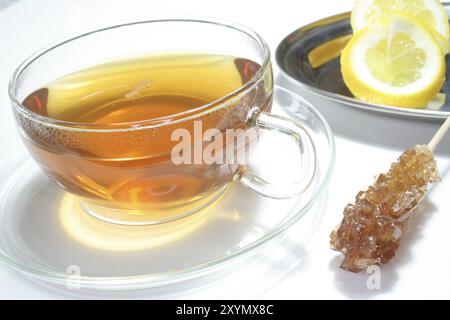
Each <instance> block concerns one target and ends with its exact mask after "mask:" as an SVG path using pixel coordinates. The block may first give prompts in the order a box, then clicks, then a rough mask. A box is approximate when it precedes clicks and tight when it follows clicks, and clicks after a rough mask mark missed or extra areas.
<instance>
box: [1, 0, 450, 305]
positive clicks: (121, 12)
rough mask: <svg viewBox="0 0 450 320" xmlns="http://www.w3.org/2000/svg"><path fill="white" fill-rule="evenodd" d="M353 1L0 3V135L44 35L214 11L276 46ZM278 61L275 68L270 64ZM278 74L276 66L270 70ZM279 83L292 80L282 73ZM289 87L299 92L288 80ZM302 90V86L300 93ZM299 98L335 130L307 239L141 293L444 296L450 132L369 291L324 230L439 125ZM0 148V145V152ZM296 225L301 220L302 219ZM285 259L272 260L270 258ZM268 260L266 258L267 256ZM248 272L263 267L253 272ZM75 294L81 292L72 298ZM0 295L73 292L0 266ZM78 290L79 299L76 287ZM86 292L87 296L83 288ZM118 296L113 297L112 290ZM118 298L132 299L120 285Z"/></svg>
mask: <svg viewBox="0 0 450 320" xmlns="http://www.w3.org/2000/svg"><path fill="white" fill-rule="evenodd" d="M352 2H353V1H352V0H340V1H336V0H315V1H309V0H295V1H281V0H278V1H270V2H269V1H265V2H262V1H242V0H239V1H231V0H230V1H221V2H219V1H181V0H180V1H174V0H172V1H171V0H166V1H106V0H102V1H87V0H85V1H74V0H71V1H57V0H45V1H44V0H41V1H38V0H34V1H33V0H23V1H19V2H18V3H17V4H13V5H11V6H9V7H7V8H6V9H5V10H3V11H0V41H1V44H0V48H1V50H0V52H1V57H0V88H2V89H1V90H0V103H1V106H2V107H1V108H0V134H2V132H3V130H6V128H9V127H11V126H12V117H11V112H10V110H9V100H8V96H7V91H6V88H7V81H8V78H9V75H10V74H11V73H12V71H13V70H14V68H15V67H16V66H17V65H18V63H19V62H20V61H22V60H23V59H24V58H25V57H26V56H28V55H29V54H30V53H32V52H33V51H35V50H36V49H37V48H40V47H42V46H43V45H45V44H47V43H48V42H52V41H54V40H55V39H58V38H61V37H63V36H66V35H67V34H70V33H73V32H78V31H80V30H82V29H85V28H89V27H92V26H96V25H98V24H104V23H108V22H112V21H117V20H123V19H131V18H149V17H153V16H157V15H177V14H188V15H200V16H214V17H219V18H224V19H228V20H232V21H235V22H238V23H241V24H244V25H247V26H249V27H251V28H253V29H255V30H256V31H258V32H259V33H260V34H261V35H262V36H263V37H264V38H265V39H266V40H267V41H268V43H269V44H270V46H271V50H272V53H274V51H275V48H276V46H277V44H278V42H279V41H280V40H281V39H282V38H283V37H284V36H285V35H286V34H288V33H289V32H291V31H292V30H294V29H296V28H298V27H300V26H302V25H304V24H306V23H308V22H312V21H314V20H317V19H319V18H323V17H326V16H328V15H332V14H335V13H338V12H342V11H346V10H348V9H350V8H351V6H352ZM276 71H277V68H276V67H275V72H276ZM276 74H277V72H276ZM276 83H278V84H285V85H287V86H290V87H292V84H291V83H289V82H287V81H286V80H285V79H283V78H281V77H280V76H277V77H276ZM291 89H293V90H296V91H297V92H298V90H297V89H296V88H295V86H294V87H292V88H291ZM299 93H302V92H299ZM302 94H303V95H304V96H306V98H309V99H310V101H311V102H313V103H314V105H315V106H316V107H317V108H318V109H319V110H320V111H321V112H322V113H323V114H324V116H325V117H326V118H327V120H328V121H329V123H330V125H331V127H332V129H333V130H334V132H335V135H336V144H337V163H336V167H335V172H334V175H333V178H332V181H331V184H330V187H329V190H328V192H327V194H326V195H325V196H324V197H322V200H321V203H319V204H318V206H317V207H316V208H315V211H312V212H311V214H310V215H309V216H308V217H306V218H307V219H312V218H313V214H314V213H316V212H321V217H322V218H321V219H319V222H318V223H316V224H315V226H314V228H313V229H312V230H311V232H310V233H311V235H312V236H311V237H310V239H309V241H307V245H304V244H302V245H301V246H300V245H297V244H296V243H295V239H297V234H296V232H298V230H297V228H294V229H291V230H290V231H289V234H288V235H287V238H286V239H285V240H284V241H283V242H280V243H279V244H276V245H274V246H273V247H271V250H272V251H271V253H270V257H269V258H267V256H266V257H263V258H261V259H259V260H256V263H255V264H254V265H253V266H252V267H247V268H242V267H238V266H236V267H234V268H235V270H230V271H231V275H229V276H228V277H227V278H226V279H224V281H221V282H219V283H214V284H211V285H208V284H203V285H202V286H193V287H190V288H184V290H178V289H177V290H176V291H171V290H170V288H167V289H164V288H163V289H160V290H154V291H152V292H148V293H142V294H141V296H140V297H143V298H166V297H171V298H179V299H184V298H194V299H195V298H208V299H209V298H238V299H239V298H263V299H278V298H286V299H304V298H337V299H345V298H447V299H448V298H450V272H449V270H450V268H449V267H450V250H449V249H448V247H447V245H448V244H450V232H448V229H449V227H450V215H449V213H448V210H447V209H448V208H449V204H450V197H448V195H447V194H448V192H447V193H446V192H445V190H446V189H448V188H449V187H450V180H449V179H448V178H449V177H447V172H448V171H449V169H450V161H448V159H449V156H450V139H449V138H448V137H447V138H446V140H445V141H444V142H443V144H442V145H441V146H440V147H439V148H438V153H439V152H440V156H439V157H438V165H439V167H440V169H441V172H442V176H443V181H442V183H440V184H438V185H436V187H434V188H433V190H432V192H431V193H430V194H429V197H428V200H427V201H426V202H425V203H423V205H422V206H421V208H420V209H419V210H418V212H417V215H416V217H415V219H414V221H413V222H412V223H411V226H410V230H409V232H408V234H407V235H406V236H405V238H404V241H403V245H402V247H401V249H400V250H399V252H398V256H397V257H396V259H395V261H393V262H392V263H391V264H389V265H388V266H385V267H383V268H382V269H381V289H380V290H369V289H367V286H366V281H367V279H368V275H367V274H364V273H362V274H358V275H354V274H350V273H347V272H344V271H341V270H339V269H338V268H337V264H338V261H339V260H338V259H337V258H336V257H337V256H338V255H337V254H335V253H334V252H332V251H331V250H330V249H329V245H328V241H329V232H330V231H331V230H332V229H333V227H334V226H335V225H336V224H337V223H338V222H339V221H340V219H341V218H342V209H343V208H344V207H345V205H346V204H347V203H348V202H352V201H353V199H354V196H355V194H356V193H357V191H359V190H361V189H364V188H366V187H367V186H368V185H369V184H370V183H371V182H372V180H373V177H374V176H375V175H376V174H377V173H379V172H382V171H386V170H387V169H388V167H389V164H390V163H391V162H392V161H394V160H395V159H396V158H397V156H398V155H399V153H400V152H401V151H402V150H403V149H405V148H407V147H409V146H411V145H414V144H416V143H426V142H427V140H428V139H430V138H431V136H432V134H433V132H434V130H436V129H437V127H438V125H437V124H434V123H421V122H415V121H409V120H400V119H393V118H387V117H384V116H380V115H375V114H371V113H366V112H361V111H357V110H353V109H350V108H346V107H343V106H339V105H336V104H332V103H326V102H323V101H321V100H318V99H317V98H315V97H308V95H306V93H302ZM5 151H6V150H4V151H3V152H5ZM300 223H301V222H300ZM280 255H281V256H282V257H283V258H282V259H279V258H278V259H277V256H280ZM272 258H273V259H272ZM255 270H259V271H260V272H259V273H257V274H258V275H261V277H260V278H259V279H255V277H254V276H252V275H253V274H255ZM80 294H82V293H79V296H80ZM0 297H1V298H12V297H17V298H68V297H69V298H70V297H73V295H68V294H67V293H64V292H59V291H56V290H53V289H50V288H47V287H44V286H43V285H42V284H37V283H34V282H31V281H30V280H29V279H28V278H26V277H24V276H23V275H21V274H19V273H18V272H16V271H13V270H12V269H10V268H9V267H8V266H5V265H4V264H1V265H0ZM81 297H83V296H82V295H81ZM85 297H88V296H85ZM116 297H117V296H116ZM119 297H123V298H126V297H129V295H127V294H126V293H124V294H123V295H122V296H119Z"/></svg>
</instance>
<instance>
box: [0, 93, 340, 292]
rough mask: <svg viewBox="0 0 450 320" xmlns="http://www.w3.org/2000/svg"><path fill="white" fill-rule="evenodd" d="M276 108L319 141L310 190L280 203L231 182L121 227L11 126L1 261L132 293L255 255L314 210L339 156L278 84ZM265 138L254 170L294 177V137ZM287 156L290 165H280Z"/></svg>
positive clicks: (49, 277)
mask: <svg viewBox="0 0 450 320" xmlns="http://www.w3.org/2000/svg"><path fill="white" fill-rule="evenodd" d="M3 112H4V111H3ZM273 112H274V113H276V114H280V115H287V116H290V117H292V118H295V119H297V120H299V121H301V122H302V123H303V125H304V126H305V127H306V128H307V129H308V130H309V131H310V134H311V137H312V139H313V140H314V143H315V146H316V152H317V158H318V164H317V165H318V170H317V173H316V176H315V177H314V181H313V184H312V185H311V187H310V188H309V189H308V190H307V191H306V193H304V194H303V195H302V196H300V197H297V198H292V199H287V200H275V199H269V198H265V197H262V196H260V195H257V194H256V193H254V192H252V191H250V190H247V189H245V188H244V187H242V186H241V185H240V184H239V183H237V182H236V183H231V184H230V185H229V186H228V188H227V190H226V191H225V192H224V194H223V195H222V196H221V197H220V198H219V199H218V200H217V201H216V202H214V203H213V204H212V205H210V206H209V207H207V208H205V209H203V210H202V211H200V212H198V213H195V214H193V215H191V216H188V217H185V218H182V219H179V220H175V221H172V222H167V223H163V224H159V225H150V226H121V225H115V224H111V223H107V222H103V221H101V220H97V219H95V218H93V217H92V216H90V215H87V214H86V213H84V212H83V211H82V210H80V207H79V206H78V200H77V198H75V197H74V196H72V195H70V194H68V193H65V192H64V191H63V190H62V189H60V188H59V187H58V186H57V185H55V184H54V183H53V182H51V181H50V180H49V179H48V178H47V177H46V176H45V175H44V174H43V173H42V172H41V171H40V169H39V168H38V167H37V165H36V164H34V162H33V161H32V159H30V156H29V155H28V153H27V152H26V150H25V148H24V147H23V145H22V143H21V142H20V138H19V135H18V133H17V132H16V131H15V129H14V127H13V126H8V127H7V129H6V130H5V131H4V132H3V133H2V132H0V146H1V147H2V149H3V150H8V153H5V154H4V155H3V156H2V157H1V158H0V167H1V168H2V171H1V172H0V180H1V181H2V185H1V186H0V260H1V261H3V262H5V263H7V264H9V265H10V266H12V267H14V268H15V269H18V270H20V271H22V272H24V273H25V274H27V275H28V276H31V277H32V278H34V279H38V280H44V281H46V282H50V283H52V284H57V285H63V286H66V287H68V288H71V287H76V288H78V287H82V288H86V289H101V290H130V289H142V288H150V287H156V286H161V285H169V284H173V283H176V282H180V281H185V280H192V279H193V278H197V277H200V276H203V275H207V274H210V273H211V272H212V271H215V270H218V269H219V268H220V267H223V266H225V265H226V263H230V262H233V261H237V260H239V259H236V258H238V257H242V256H244V255H246V254H248V253H251V252H256V251H257V249H258V248H261V247H263V246H262V245H263V244H265V243H267V242H268V241H269V240H271V239H274V238H276V237H277V236H279V235H280V234H282V233H283V232H284V231H285V230H287V229H288V228H289V227H291V226H292V225H293V224H294V223H295V222H297V221H298V220H299V219H300V218H301V217H302V216H303V215H304V214H305V213H306V212H308V210H309V209H310V208H311V206H312V205H313V204H314V202H315V201H317V199H318V196H319V194H320V193H321V191H322V190H323V189H324V187H325V185H326V184H327V183H328V181H329V178H330V175H331V172H332V168H333V165H334V157H335V150H334V141H333V136H332V133H331V131H330V129H329V127H328V125H327V123H326V122H325V120H324V119H323V117H322V116H321V115H320V114H319V113H318V112H317V111H316V110H315V109H314V108H313V107H311V106H310V105H309V104H308V103H306V102H305V101H304V100H303V99H301V98H300V97H299V96H297V95H295V94H293V93H291V92H289V91H287V90H285V89H281V88H275V91H274V105H273ZM9 116H10V115H6V113H5V117H9ZM11 120H12V119H11ZM261 139H262V140H264V142H262V143H260V144H259V146H258V147H257V148H256V150H255V151H254V152H253V154H252V157H256V158H257V159H258V166H260V167H258V168H255V169H260V170H266V171H267V170H268V169H269V168H270V174H271V175H272V176H273V178H274V179H275V180H277V182H282V181H283V180H284V179H285V181H290V179H292V177H291V176H292V172H295V168H296V165H298V162H297V161H298V159H296V154H297V152H298V151H297V146H296V144H295V142H294V141H291V140H290V139H289V138H288V137H284V136H283V135H279V134H276V133H268V134H265V135H264V136H262V138H261ZM280 159H283V160H285V161H284V162H283V163H286V164H283V166H277V165H276V164H277V163H279V162H280ZM286 159H288V161H286ZM290 159H292V161H291V160H290ZM250 160H251V159H250Z"/></svg>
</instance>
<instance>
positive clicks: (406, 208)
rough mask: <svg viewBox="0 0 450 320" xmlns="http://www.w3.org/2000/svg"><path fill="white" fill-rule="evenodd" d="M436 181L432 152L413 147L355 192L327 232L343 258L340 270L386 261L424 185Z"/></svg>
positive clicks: (362, 268)
mask: <svg viewBox="0 0 450 320" xmlns="http://www.w3.org/2000/svg"><path fill="white" fill-rule="evenodd" d="M438 180H439V176H438V171H437V168H436V162H435V160H434V157H433V152H432V150H431V149H430V148H429V147H428V146H426V145H417V146H415V147H414V148H411V149H408V150H406V151H405V152H404V153H403V154H402V155H401V156H400V158H399V159H398V161H397V162H395V163H393V164H392V165H391V168H390V170H389V172H388V173H385V174H380V175H379V176H378V177H377V178H376V180H375V182H374V184H373V185H372V186H370V187H369V188H368V189H367V190H366V191H362V192H359V193H358V194H357V196H356V201H355V204H349V205H347V207H346V208H345V209H344V218H343V219H342V222H341V223H340V225H338V227H337V228H336V229H335V230H334V231H333V232H332V233H331V248H332V249H333V250H336V251H340V252H342V253H343V254H344V256H345V258H344V260H343V262H342V264H341V268H343V269H345V270H348V271H352V272H359V271H361V270H364V269H366V268H367V267H369V266H371V265H379V264H385V263H387V262H389V261H390V260H391V259H392V258H393V257H394V255H395V252H396V250H397V249H398V247H399V245H400V239H401V236H402V235H403V233H404V231H405V230H406V227H407V223H408V220H409V218H410V216H411V213H412V212H413V211H414V209H415V208H416V207H417V205H418V204H419V203H420V201H421V200H422V199H423V198H424V196H425V194H426V192H427V187H428V184H429V183H431V182H435V181H438Z"/></svg>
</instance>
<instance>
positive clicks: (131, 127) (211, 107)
mask: <svg viewBox="0 0 450 320" xmlns="http://www.w3.org/2000/svg"><path fill="white" fill-rule="evenodd" d="M166 22H193V23H205V24H213V25H216V26H221V27H224V28H230V29H233V30H236V31H239V32H242V33H245V34H246V35H247V36H249V37H250V38H252V39H253V40H255V41H256V42H257V43H258V45H259V46H260V48H261V49H262V50H263V53H264V59H263V62H262V64H261V65H260V67H259V69H258V71H257V72H256V73H255V75H254V76H253V77H252V78H251V79H250V80H249V81H247V82H245V83H244V84H243V85H242V86H240V87H239V88H237V89H235V90H234V91H232V92H230V93H229V94H227V95H225V96H223V97H220V98H218V99H216V100H213V101H211V102H209V103H207V104H203V105H201V106H199V107H196V108H195V109H190V110H188V111H184V112H180V113H176V114H174V115H171V116H172V117H178V118H176V119H174V120H169V121H167V119H168V118H167V117H166V116H165V117H158V118H153V119H150V120H140V121H130V122H126V123H123V124H120V125H121V126H120V127H118V128H107V129H106V128H105V125H104V124H93V123H81V122H71V121H63V120H57V119H52V118H50V117H46V116H43V115H40V114H37V113H35V112H33V111H31V110H30V109H28V108H27V107H25V106H24V105H23V104H22V102H21V101H20V100H19V99H18V98H17V96H16V91H17V86H18V85H19V84H18V79H19V77H20V76H21V74H22V73H23V72H24V71H25V70H26V69H27V68H28V66H30V65H31V64H32V63H33V62H35V61H36V60H38V59H39V58H40V57H41V56H43V55H45V54H46V53H48V52H50V51H52V50H53V49H56V48H58V47H60V46H63V45H65V44H67V43H69V42H71V41H75V40H77V39H80V38H83V37H87V36H89V35H91V34H94V33H100V32H103V31H108V30H111V29H116V28H121V27H127V26H132V25H139V24H147V23H166ZM270 65H271V64H270V50H269V46H268V45H267V43H266V41H265V40H264V39H263V38H262V37H261V36H260V35H259V34H258V33H257V32H256V31H254V30H253V29H251V28H248V27H245V26H242V25H240V24H237V23H234V22H230V21H227V20H222V19H216V18H209V17H208V18H206V17H194V16H182V17H164V18H155V19H148V20H140V21H125V22H122V23H117V24H113V25H107V26H103V27H96V28H93V29H90V30H88V31H84V32H81V33H78V34H75V35H71V36H68V37H65V38H63V39H61V40H58V41H56V42H53V43H51V44H49V45H47V46H45V47H43V48H41V49H40V50H37V51H35V52H34V53H33V54H32V55H31V56H29V57H28V58H27V59H25V60H24V61H23V62H22V63H21V64H20V65H19V66H18V67H17V69H16V70H15V71H14V72H13V74H12V76H11V78H10V80H9V84H8V94H9V98H10V100H11V101H12V104H13V108H14V109H15V110H17V111H18V112H20V113H21V114H22V115H23V116H25V117H27V118H29V119H31V120H32V121H36V122H39V123H41V124H43V125H45V126H50V127H54V128H59V129H64V130H75V131H88V132H120V131H137V130H145V129H151V128H157V127H163V126H167V125H172V124H175V123H180V122H184V121H189V120H192V119H195V118H199V117H202V116H204V115H206V114H208V113H210V112H214V111H217V110H219V109H221V108H226V107H227V106H228V105H230V104H231V103H233V102H234V101H236V100H239V99H240V98H242V96H244V95H245V94H246V93H248V92H249V91H251V90H252V89H253V88H254V87H255V86H256V85H258V83H259V82H260V81H262V79H263V75H264V74H265V72H266V71H267V68H269V67H270ZM202 110H203V111H202ZM196 111H199V112H196ZM184 115H187V116H184ZM124 126H125V127H124Z"/></svg>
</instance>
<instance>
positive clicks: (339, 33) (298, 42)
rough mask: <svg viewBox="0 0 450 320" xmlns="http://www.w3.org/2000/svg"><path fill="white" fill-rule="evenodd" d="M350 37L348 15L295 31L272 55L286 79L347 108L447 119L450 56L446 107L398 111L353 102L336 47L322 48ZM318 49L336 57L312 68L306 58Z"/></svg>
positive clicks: (329, 18)
mask: <svg viewBox="0 0 450 320" xmlns="http://www.w3.org/2000/svg"><path fill="white" fill-rule="evenodd" d="M444 6H445V8H446V9H447V12H449V11H450V3H444ZM351 34H352V29H351V26H350V13H349V12H346V13H342V14H338V15H335V16H331V17H328V18H325V19H322V20H319V21H316V22H314V23H311V24H308V25H306V26H304V27H302V28H300V29H297V30H295V31H294V32H292V33H291V34H289V35H288V36H287V37H286V38H284V39H283V41H281V43H280V44H279V45H278V47H277V50H276V53H275V57H276V61H277V64H278V66H279V67H280V69H281V71H282V72H283V73H284V74H285V75H287V77H288V78H290V79H293V80H294V81H295V82H296V83H297V84H299V85H301V86H303V87H305V88H306V89H307V90H309V91H310V92H312V93H314V94H317V95H319V96H322V97H324V98H325V99H328V100H332V101H335V102H339V103H342V104H345V105H347V106H351V107H355V108H359V109H365V110H370V111H374V112H383V113H388V114H391V115H395V116H402V117H415V118H421V119H445V118H447V117H448V116H449V115H450V101H448V100H447V99H448V97H449V93H450V81H449V79H450V77H449V74H450V70H449V66H450V57H449V55H447V57H446V60H447V77H446V79H447V80H446V82H445V84H444V87H443V88H442V92H443V93H445V94H446V97H447V99H446V101H445V105H444V106H443V107H442V108H440V109H439V110H431V109H407V108H398V107H391V106H383V105H376V104H371V103H367V102H364V101H360V100H357V99H355V98H354V96H353V95H352V94H351V93H350V91H349V90H348V88H347V87H346V85H345V83H344V81H343V79H342V74H341V65H340V61H339V50H338V48H339V45H336V46H329V47H328V48H327V47H324V45H326V44H327V43H328V44H330V41H331V43H333V42H335V43H337V42H339V39H341V44H344V43H345V38H344V37H350V36H351ZM321 46H322V47H321ZM320 47H321V48H322V50H323V49H324V48H326V49H325V51H327V53H328V54H330V55H331V56H333V53H335V54H334V56H335V57H334V58H331V60H329V61H327V62H325V63H323V64H322V63H319V65H314V66H313V64H314V60H313V59H311V61H310V57H309V56H310V54H311V52H312V51H313V50H315V49H316V50H317V48H319V49H318V50H321V49H320ZM316 52H317V51H316Z"/></svg>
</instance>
